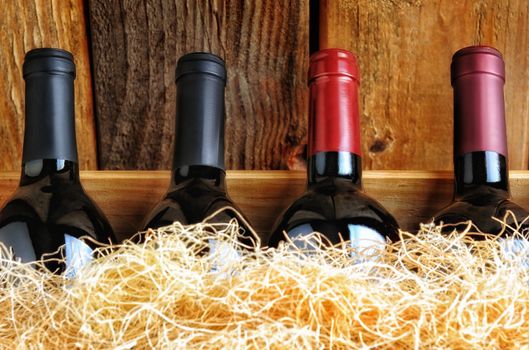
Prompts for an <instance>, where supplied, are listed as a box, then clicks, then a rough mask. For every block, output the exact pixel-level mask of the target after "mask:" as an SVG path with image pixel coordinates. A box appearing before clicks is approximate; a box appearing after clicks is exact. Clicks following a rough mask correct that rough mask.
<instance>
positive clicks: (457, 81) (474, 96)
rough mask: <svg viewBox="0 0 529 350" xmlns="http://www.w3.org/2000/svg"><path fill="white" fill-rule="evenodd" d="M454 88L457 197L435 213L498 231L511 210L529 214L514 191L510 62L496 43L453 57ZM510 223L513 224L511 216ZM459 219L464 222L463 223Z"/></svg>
mask: <svg viewBox="0 0 529 350" xmlns="http://www.w3.org/2000/svg"><path fill="white" fill-rule="evenodd" d="M451 80H452V87H453V89H454V175H455V182H454V185H455V186H454V187H455V188H454V199H453V201H452V203H450V204H449V205H448V206H447V207H445V208H444V209H442V210H441V211H440V212H439V213H438V214H437V215H436V216H435V218H434V222H435V223H437V224H439V223H443V224H450V225H448V226H447V229H449V230H452V229H453V228H454V227H455V228H458V229H463V228H465V227H466V224H464V223H465V222H468V221H469V220H471V221H472V222H473V224H474V225H475V226H476V227H477V228H478V229H479V230H480V231H482V232H486V233H492V234H498V233H500V232H501V231H502V224H501V223H500V222H498V221H497V220H495V219H493V218H497V219H500V220H502V219H504V217H505V214H506V213H507V212H508V211H511V212H512V213H513V214H514V215H515V216H516V219H517V220H518V221H522V220H523V219H525V218H526V217H527V216H528V215H529V214H528V213H527V211H526V210H525V209H523V208H521V207H520V206H518V205H517V204H515V203H513V202H512V201H511V200H510V198H511V195H510V192H509V177H508V168H507V142H506V139H507V136H506V127H505V105H504V97H503V85H504V84H505V65H504V62H503V58H502V55H501V54H500V52H499V51H497V50H496V49H494V48H491V47H487V46H471V47H466V48H463V49H461V50H459V51H457V52H456V53H455V54H454V56H453V58H452V65H451ZM507 223H508V224H509V225H512V224H514V223H513V218H512V216H508V222H507ZM458 224H460V225H458Z"/></svg>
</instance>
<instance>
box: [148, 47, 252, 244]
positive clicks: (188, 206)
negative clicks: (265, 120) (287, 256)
mask: <svg viewBox="0 0 529 350" xmlns="http://www.w3.org/2000/svg"><path fill="white" fill-rule="evenodd" d="M226 75H227V73H226V68H225V65H224V61H222V60H221V59H220V58H219V57H217V56H215V55H212V54H209V53H190V54H187V55H184V56H182V57H181V58H180V59H179V60H178V64H177V67H176V128H175V146H174V158H173V170H172V176H171V184H170V186H169V190H168V191H167V193H166V194H165V196H164V198H163V199H162V201H161V202H160V203H159V204H158V205H157V206H156V207H155V208H154V210H153V211H152V212H151V214H150V215H149V216H148V217H147V219H146V221H145V224H144V226H143V228H144V229H148V228H158V227H162V226H167V225H170V224H172V223H173V222H176V221H178V222H180V223H182V224H184V225H190V224H196V223H199V222H201V221H204V220H205V219H208V222H210V223H227V222H229V221H230V220H231V219H233V218H236V219H238V223H239V225H240V226H241V228H242V231H243V232H244V233H245V234H247V235H246V237H248V238H249V237H252V236H251V235H250V227H248V225H246V222H247V221H246V219H244V218H243V217H242V216H240V215H239V214H240V213H241V211H240V210H239V209H238V208H237V206H236V205H235V204H234V203H233V202H232V200H231V199H230V197H229V196H228V193H227V191H226V183H225V177H226V174H225V171H224V114H225V113H224V88H225V85H226ZM222 208H226V210H223V211H220V212H218V211H219V210H220V209H222ZM217 212H218V213H217ZM215 213H217V214H216V215H214V214H215ZM212 215H213V217H211V216H212ZM244 243H246V244H251V243H252V242H251V241H245V242H244Z"/></svg>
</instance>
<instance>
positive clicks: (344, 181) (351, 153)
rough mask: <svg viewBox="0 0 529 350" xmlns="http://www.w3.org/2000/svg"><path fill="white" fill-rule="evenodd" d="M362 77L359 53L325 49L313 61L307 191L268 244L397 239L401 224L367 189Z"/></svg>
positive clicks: (364, 243)
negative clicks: (308, 238)
mask: <svg viewBox="0 0 529 350" xmlns="http://www.w3.org/2000/svg"><path fill="white" fill-rule="evenodd" d="M358 81H359V73H358V68H357V65H356V59H355V57H354V55H353V54H352V53H350V52H348V51H345V50H340V49H325V50H321V51H318V52H316V53H314V54H313V55H312V56H311V58H310V69H309V88H310V111H309V112H310V116H309V145H308V152H309V158H308V169H307V171H308V189H307V192H306V193H305V194H304V195H303V196H301V197H300V198H299V199H297V200H296V201H295V202H294V203H293V204H292V205H291V206H290V207H289V208H288V209H287V210H286V212H285V213H284V214H283V216H282V217H281V218H280V220H279V221H278V223H277V224H276V227H275V229H274V231H273V232H272V235H271V237H270V239H269V243H268V245H269V246H271V247H276V246H277V245H278V244H279V242H280V241H282V240H284V239H285V234H286V235H288V236H289V237H291V238H295V237H297V236H300V235H306V234H310V233H312V232H315V231H317V232H320V233H322V234H323V235H324V236H325V237H326V239H328V241H329V242H330V243H331V244H336V243H339V242H341V241H342V240H343V241H351V244H352V245H353V246H354V247H358V248H361V247H365V246H368V245H372V244H374V243H379V244H380V243H382V244H384V243H385V242H386V241H387V239H388V238H389V239H390V240H392V241H396V240H398V238H399V237H398V225H397V222H396V220H395V219H394V218H393V217H392V216H391V215H390V214H389V213H388V212H387V211H386V209H384V208H383V207H382V205H380V204H379V203H378V202H377V201H375V200H374V199H372V198H371V197H369V196H368V195H366V194H365V193H364V192H363V190H362V160H361V157H360V154H361V147H360V121H359V108H358Z"/></svg>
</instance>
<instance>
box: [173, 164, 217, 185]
mask: <svg viewBox="0 0 529 350" xmlns="http://www.w3.org/2000/svg"><path fill="white" fill-rule="evenodd" d="M197 181H198V182H202V183H205V184H207V185H208V187H210V188H214V189H216V190H217V191H220V192H226V173H225V172H224V170H223V169H220V168H217V167H212V166H207V165H191V166H182V167H179V168H175V169H173V171H172V176H171V188H172V189H178V188H181V187H185V186H188V185H190V184H195V183H196V182H197Z"/></svg>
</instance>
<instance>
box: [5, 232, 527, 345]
mask: <svg viewBox="0 0 529 350" xmlns="http://www.w3.org/2000/svg"><path fill="white" fill-rule="evenodd" d="M471 229H472V227H471V226H470V225H469V226H468V228H467V230H466V231H464V232H459V233H458V232H453V233H452V234H450V235H442V234H441V231H440V227H433V226H424V227H422V229H421V231H420V232H418V233H417V234H410V233H406V232H402V233H401V236H402V241H401V242H397V243H393V244H391V245H389V246H387V247H386V248H382V249H381V248H380V247H378V246H375V248H370V249H367V250H364V251H357V250H355V249H354V248H352V246H351V245H350V244H347V242H344V243H343V244H341V245H339V246H335V247H332V248H326V249H322V248H321V247H320V245H321V238H320V237H319V236H318V235H317V234H315V235H313V236H311V237H308V238H305V239H304V241H303V242H301V243H303V244H300V242H287V243H286V244H284V245H282V246H281V247H279V248H278V249H269V250H261V249H257V250H255V251H248V249H247V247H245V246H244V245H242V244H240V243H237V236H238V235H239V234H240V232H239V228H238V227H237V224H236V222H232V223H229V224H198V225H193V226H182V225H180V224H178V223H175V224H174V225H172V226H168V227H164V228H162V229H159V230H157V231H149V232H148V233H147V234H146V236H145V239H144V240H143V243H141V244H133V243H130V242H126V243H124V244H122V245H120V246H117V247H112V248H111V247H101V248H100V249H98V253H97V254H98V257H97V258H96V259H94V260H93V261H92V262H91V263H90V264H88V265H87V266H86V267H84V268H83V269H82V270H81V271H79V272H78V274H77V276H78V277H75V278H68V277H65V276H56V275H53V274H51V273H49V272H47V271H46V270H45V269H43V268H42V266H40V265H39V264H32V265H30V264H21V263H17V262H14V261H13V260H12V258H11V257H10V254H9V252H8V250H6V249H5V248H2V251H1V254H0V286H1V289H0V348H2V349H66V348H67V349H73V348H80V349H109V348H115V349H145V348H157V349H246V348H253V349H264V348H270V349H321V348H325V349H327V348H333V349H341V348H344V349H345V348H347V349H356V348H362V349H368V348H377V349H419V348H421V349H424V348H443V349H520V348H529V309H528V308H529V272H528V266H529V265H528V263H527V257H528V255H529V249H527V247H529V242H528V241H527V240H526V239H525V238H524V237H522V236H521V235H515V236H514V238H507V239H498V238H497V237H492V236H487V235H484V236H483V238H484V239H483V240H481V241H476V240H472V239H471V238H470V237H469V231H470V230H471ZM514 239H515V240H514ZM213 241H216V242H217V243H216V244H215V249H214V250H215V252H214V253H212V252H211V250H209V247H210V246H211V242H213ZM302 246H303V247H305V248H303V249H302V248H300V247H302Z"/></svg>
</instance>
